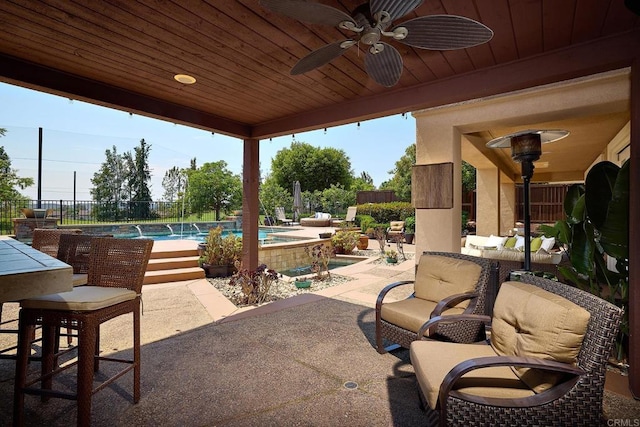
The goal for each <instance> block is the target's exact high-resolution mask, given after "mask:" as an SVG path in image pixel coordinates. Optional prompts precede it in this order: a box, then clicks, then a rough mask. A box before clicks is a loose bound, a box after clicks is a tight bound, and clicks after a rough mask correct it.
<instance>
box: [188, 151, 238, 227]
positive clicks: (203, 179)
mask: <svg viewBox="0 0 640 427" xmlns="http://www.w3.org/2000/svg"><path fill="white" fill-rule="evenodd" d="M188 177H189V199H190V202H191V208H192V209H193V211H194V212H196V213H198V214H202V213H204V212H206V211H207V210H210V209H213V210H215V213H216V220H219V219H220V213H221V212H223V211H224V212H228V211H230V210H232V209H236V208H239V207H240V206H242V180H241V179H240V176H238V175H234V174H233V173H232V172H231V171H230V170H229V169H227V162H225V161H224V160H220V161H217V162H211V163H205V164H203V165H202V166H201V167H200V168H198V169H196V170H189V171H188Z"/></svg>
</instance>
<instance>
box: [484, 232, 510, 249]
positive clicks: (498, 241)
mask: <svg viewBox="0 0 640 427" xmlns="http://www.w3.org/2000/svg"><path fill="white" fill-rule="evenodd" d="M506 241H507V237H501V236H494V235H493V234H492V235H491V236H489V238H488V239H487V243H485V246H487V247H489V248H493V247H495V248H496V250H498V251H499V250H501V249H502V248H503V247H504V244H505V243H506Z"/></svg>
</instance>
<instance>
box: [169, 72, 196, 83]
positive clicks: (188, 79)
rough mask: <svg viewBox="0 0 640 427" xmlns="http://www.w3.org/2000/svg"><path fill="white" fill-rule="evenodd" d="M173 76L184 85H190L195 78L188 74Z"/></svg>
mask: <svg viewBox="0 0 640 427" xmlns="http://www.w3.org/2000/svg"><path fill="white" fill-rule="evenodd" d="M173 78H174V79H176V80H177V81H179V82H180V83H183V84H186V85H192V84H194V83H195V82H196V78H195V77H193V76H190V75H188V74H176V75H175V76H173Z"/></svg>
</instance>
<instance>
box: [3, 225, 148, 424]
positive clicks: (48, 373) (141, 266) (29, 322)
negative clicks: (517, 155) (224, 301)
mask: <svg viewBox="0 0 640 427" xmlns="http://www.w3.org/2000/svg"><path fill="white" fill-rule="evenodd" d="M152 246H153V241H152V240H147V239H132V240H126V239H113V238H100V237H98V238H94V239H92V241H91V253H90V256H89V270H88V271H89V277H88V282H89V284H88V285H86V286H78V287H76V288H74V289H73V291H71V292H65V293H58V294H51V295H45V296H42V297H38V298H32V299H27V300H23V301H22V302H21V306H22V309H21V311H20V327H19V329H20V335H19V340H18V360H17V362H16V376H15V392H14V405H13V407H14V412H13V420H14V425H23V424H24V395H25V394H37V395H41V396H43V399H46V397H48V396H52V397H60V398H66V399H73V400H77V402H78V403H77V406H78V416H77V424H78V425H89V424H90V422H91V399H92V395H93V394H94V393H96V392H97V391H99V390H102V389H103V388H104V387H106V386H107V385H108V384H111V383H112V382H113V381H115V380H116V379H118V378H120V377H121V376H122V375H124V374H125V373H127V372H129V371H131V370H133V401H134V403H137V402H138V400H139V398H140V299H141V290H142V283H143V280H144V273H145V271H146V268H147V264H148V262H149V257H150V255H151V248H152ZM127 313H132V314H133V359H132V360H130V359H127V360H125V359H119V358H107V357H100V356H99V353H100V325H101V324H102V323H104V322H106V321H107V320H110V319H113V318H115V317H118V316H120V315H123V314H127ZM36 325H42V327H43V357H42V369H41V376H40V377H39V378H36V379H32V380H29V381H27V362H28V355H29V336H30V334H31V332H32V331H33V329H34V328H35V327H36ZM60 326H65V327H66V326H69V327H71V328H74V329H76V330H77V332H78V346H77V348H78V359H77V361H76V362H74V363H69V364H67V365H64V366H62V367H58V366H57V363H56V360H57V356H56V354H54V347H55V343H54V341H55V340H56V329H57V328H59V327H60ZM101 360H104V361H110V362H121V363H124V364H126V367H125V368H124V369H122V370H121V371H120V372H118V373H117V374H115V375H114V376H112V377H111V378H109V379H107V380H106V381H104V382H102V384H100V385H99V386H98V387H96V388H95V389H94V388H93V379H94V372H96V371H98V368H99V362H100V361H101ZM75 365H77V388H76V392H75V393H66V392H62V391H59V390H54V389H53V377H54V376H55V375H56V374H58V373H60V372H62V371H63V370H65V369H67V368H69V367H71V366H75ZM38 382H39V383H40V387H37V386H36V383H38Z"/></svg>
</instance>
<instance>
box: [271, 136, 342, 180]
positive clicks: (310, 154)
mask: <svg viewBox="0 0 640 427" xmlns="http://www.w3.org/2000/svg"><path fill="white" fill-rule="evenodd" d="M271 174H272V176H273V178H274V179H275V180H276V182H277V183H278V185H279V186H280V187H282V188H286V189H289V188H291V190H290V191H293V189H292V185H293V183H294V182H295V181H300V186H301V187H302V190H303V191H315V190H320V191H322V190H324V189H325V188H329V187H330V186H331V184H335V185H342V186H344V187H345V188H349V187H350V186H351V181H352V180H353V176H352V171H351V162H350V161H349V157H347V155H346V154H345V152H344V151H343V150H338V149H336V148H317V147H314V146H312V145H310V144H307V143H304V142H298V141H294V142H292V143H291V147H290V148H283V149H282V150H280V151H278V153H277V154H276V155H275V157H274V158H273V160H272V161H271Z"/></svg>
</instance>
